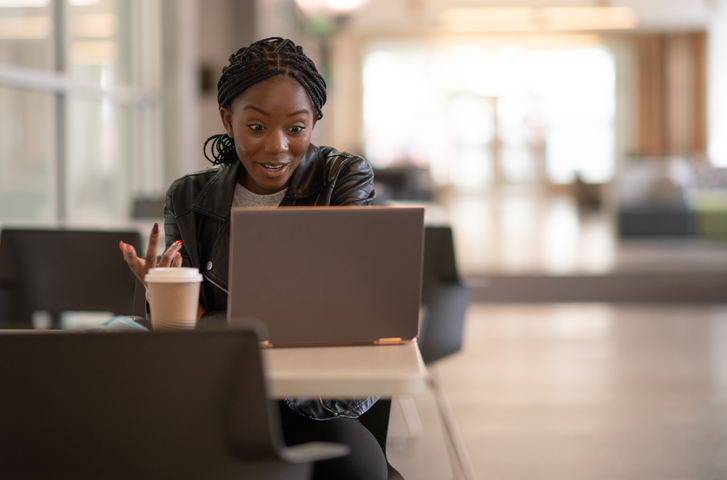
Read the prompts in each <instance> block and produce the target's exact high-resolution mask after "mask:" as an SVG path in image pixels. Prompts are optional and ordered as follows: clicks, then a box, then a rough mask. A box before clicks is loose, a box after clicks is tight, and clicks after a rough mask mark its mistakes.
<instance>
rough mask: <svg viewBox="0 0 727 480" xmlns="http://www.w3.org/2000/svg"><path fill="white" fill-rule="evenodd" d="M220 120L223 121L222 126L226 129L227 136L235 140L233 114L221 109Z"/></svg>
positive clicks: (223, 108)
mask: <svg viewBox="0 0 727 480" xmlns="http://www.w3.org/2000/svg"><path fill="white" fill-rule="evenodd" d="M220 118H221V119H222V125H224V127H225V131H226V132H227V136H228V137H230V138H235V137H234V135H233V132H232V112H231V111H230V110H228V109H227V108H225V107H222V108H220Z"/></svg>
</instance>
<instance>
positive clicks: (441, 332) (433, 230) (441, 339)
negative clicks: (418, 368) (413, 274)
mask: <svg viewBox="0 0 727 480" xmlns="http://www.w3.org/2000/svg"><path fill="white" fill-rule="evenodd" d="M469 301H470V289H469V287H467V286H465V285H464V284H463V283H462V281H461V280H460V278H459V274H458V273H457V261H456V258H455V253H454V239H453V235H452V228H451V227H448V226H431V225H427V226H426V227H425V231H424V263H423V266H422V307H423V308H422V321H421V326H420V328H419V337H418V342H419V349H420V351H421V352H422V358H423V359H424V362H425V363H426V364H431V363H433V362H436V361H438V360H441V359H442V358H444V357H446V356H448V355H451V354H453V353H455V352H458V351H459V350H460V349H461V348H462V334H463V329H464V319H465V314H466V313H467V307H468V306H469Z"/></svg>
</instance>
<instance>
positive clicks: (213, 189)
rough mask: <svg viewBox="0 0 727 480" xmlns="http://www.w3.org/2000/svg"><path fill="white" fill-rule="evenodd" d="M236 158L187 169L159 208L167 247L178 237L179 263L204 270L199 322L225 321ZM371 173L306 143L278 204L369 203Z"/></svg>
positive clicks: (347, 157)
mask: <svg viewBox="0 0 727 480" xmlns="http://www.w3.org/2000/svg"><path fill="white" fill-rule="evenodd" d="M243 169H244V167H243V166H242V163H241V162H235V163H234V164H231V165H223V166H217V167H212V168H209V169H206V170H203V171H201V172H196V173H191V174H189V175H185V176H184V177H182V178H180V179H178V180H176V181H175V182H174V183H172V185H171V186H170V187H169V190H168V191H167V196H166V205H165V207H164V234H165V237H166V245H167V247H169V246H170V245H171V244H172V243H173V242H176V241H177V240H181V241H182V249H181V252H180V253H181V254H182V259H183V265H184V266H188V267H190V266H191V267H196V268H198V269H199V271H200V272H201V273H202V274H203V275H204V281H203V282H202V288H201V291H200V299H199V300H200V303H201V305H202V308H204V310H205V312H208V313H206V314H205V315H204V316H203V318H202V320H201V321H200V324H201V326H204V325H205V324H210V323H219V322H224V317H225V311H226V309H227V273H228V272H227V269H228V257H229V248H230V238H229V237H230V209H231V208H232V198H233V195H234V192H235V184H236V182H237V178H238V177H239V175H240V173H242V171H243ZM374 198H375V192H374V175H373V171H372V169H371V166H370V165H369V164H368V163H367V162H366V160H364V159H363V158H361V157H358V156H355V155H351V154H349V153H342V152H339V151H337V150H335V149H333V148H331V147H316V146H314V145H312V144H311V145H310V147H309V148H308V151H307V152H306V154H305V156H304V157H303V160H302V161H301V163H300V165H298V168H297V169H296V170H295V172H293V175H292V176H291V178H290V184H289V186H288V190H287V192H286V194H285V198H284V199H283V201H282V202H281V203H280V205H281V206H326V205H371V204H373V202H374Z"/></svg>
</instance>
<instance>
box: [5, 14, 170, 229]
mask: <svg viewBox="0 0 727 480" xmlns="http://www.w3.org/2000/svg"><path fill="white" fill-rule="evenodd" d="M160 8H161V6H160V1H159V0H148V1H144V0H45V1H44V0H0V103H2V105H3V108H2V109H0V139H2V141H0V223H6V222H19V223H48V222H61V223H69V224H93V225H99V224H101V225H103V224H114V223H120V222H124V221H127V220H128V218H129V213H130V211H131V207H132V199H133V198H134V197H135V196H139V195H144V194H148V193H158V192H159V191H163V188H164V185H162V184H161V183H162V174H161V172H162V171H163V168H162V162H163V156H162V148H161V142H160V140H159V138H160V136H161V133H160V132H161V96H160V93H159V92H160V77H161V74H160V69H161V61H160V59H161V54H160V50H161V27H160ZM8 26H11V27H10V28H5V27H8Z"/></svg>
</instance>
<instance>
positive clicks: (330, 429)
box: [120, 37, 387, 479]
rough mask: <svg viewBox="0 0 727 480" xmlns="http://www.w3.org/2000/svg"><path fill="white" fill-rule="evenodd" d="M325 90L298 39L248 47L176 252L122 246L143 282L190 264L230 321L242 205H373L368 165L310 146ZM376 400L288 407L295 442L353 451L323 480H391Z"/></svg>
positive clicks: (203, 311)
mask: <svg viewBox="0 0 727 480" xmlns="http://www.w3.org/2000/svg"><path fill="white" fill-rule="evenodd" d="M325 89H326V84H325V81H324V80H323V77H321V75H320V74H319V73H318V71H317V69H316V67H315V65H314V64H313V62H312V61H311V60H310V59H309V58H308V57H307V56H306V55H305V54H304V53H303V49H302V48H301V47H299V46H296V45H295V44H294V43H293V42H292V41H290V40H284V39H282V38H278V37H274V38H268V39H265V40H260V41H258V42H255V43H253V44H252V45H250V46H249V47H246V48H241V49H240V50H238V51H237V53H235V54H233V55H232V56H231V57H230V64H229V65H228V66H226V67H225V68H223V70H222V76H221V77H220V79H219V82H218V84H217V90H218V95H217V100H218V104H219V108H220V117H221V119H222V124H223V126H224V128H225V131H226V134H222V135H215V136H213V137H210V138H209V139H208V140H207V142H205V149H204V150H205V156H206V157H207V159H208V160H210V161H211V162H212V163H213V164H215V165H216V166H215V167H212V168H209V169H207V170H204V171H201V172H197V173H192V174H189V175H186V176H184V177H182V178H180V179H178V180H176V181H175V182H174V183H173V184H172V185H171V187H170V188H169V190H168V191H167V196H166V206H165V209H164V233H165V238H166V244H167V249H166V251H165V252H164V254H163V255H162V256H161V259H160V260H159V263H158V264H157V261H156V259H157V243H158V238H159V231H158V227H157V226H156V225H155V226H154V229H153V230H152V234H151V237H150V240H149V247H148V249H147V254H146V258H145V259H142V258H139V257H138V256H137V255H136V252H135V251H134V248H133V247H132V246H131V245H128V244H123V243H122V244H121V245H120V248H121V250H122V252H123V254H124V259H125V260H126V262H127V263H128V264H129V267H130V268H131V270H132V271H133V272H134V273H135V274H136V276H137V277H138V278H139V279H142V280H143V278H144V275H145V274H146V272H147V271H148V270H149V268H152V267H154V266H162V267H168V266H182V265H184V266H191V267H196V268H198V269H199V270H200V272H202V273H203V275H204V281H203V283H202V287H201V291H200V303H199V325H205V324H211V323H224V322H225V319H226V313H225V309H226V308H227V294H228V292H227V276H228V272H227V268H228V254H229V229H230V210H231V208H232V207H238V206H278V205H281V206H296V205H302V206H319V205H320V206H326V205H371V204H372V203H373V201H374V197H375V193H374V185H373V172H372V170H371V167H370V165H369V164H368V163H367V162H366V161H365V160H364V159H363V158H361V157H358V156H354V155H351V154H348V153H342V152H338V151H336V150H335V149H333V148H330V147H317V146H315V145H312V144H311V143H310V140H311V134H312V132H313V128H314V127H315V125H316V122H317V121H318V120H319V119H320V118H321V117H322V116H323V113H322V111H321V108H322V107H323V104H324V103H325V102H326V90H325ZM208 146H209V148H208ZM208 151H209V152H210V155H211V158H210V156H208ZM291 241H295V239H291ZM268 253H269V252H261V254H268ZM375 401H376V398H373V397H372V398H365V399H357V400H350V401H341V400H321V401H306V400H296V399H288V400H285V401H282V402H280V410H281V420H282V426H283V433H284V436H285V440H286V443H288V444H291V445H292V444H297V443H302V442H306V441H314V440H315V441H333V442H339V443H347V444H348V445H349V446H350V447H351V450H352V453H351V455H349V456H347V457H343V458H341V459H335V460H328V461H324V462H319V463H318V464H316V466H315V469H314V478H315V479H324V478H332V479H333V478H336V479H341V478H346V479H356V478H361V479H377V478H381V479H385V478H386V475H387V464H386V459H385V457H384V454H383V452H382V451H381V448H380V447H379V445H378V443H377V442H376V439H375V438H374V437H373V436H372V435H371V433H370V432H369V431H368V430H366V428H365V427H363V425H361V423H360V422H359V421H358V419H357V417H358V416H359V415H360V414H361V413H363V412H365V411H366V410H367V409H368V408H369V407H370V406H371V405H372V404H373V403H374V402H375Z"/></svg>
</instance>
